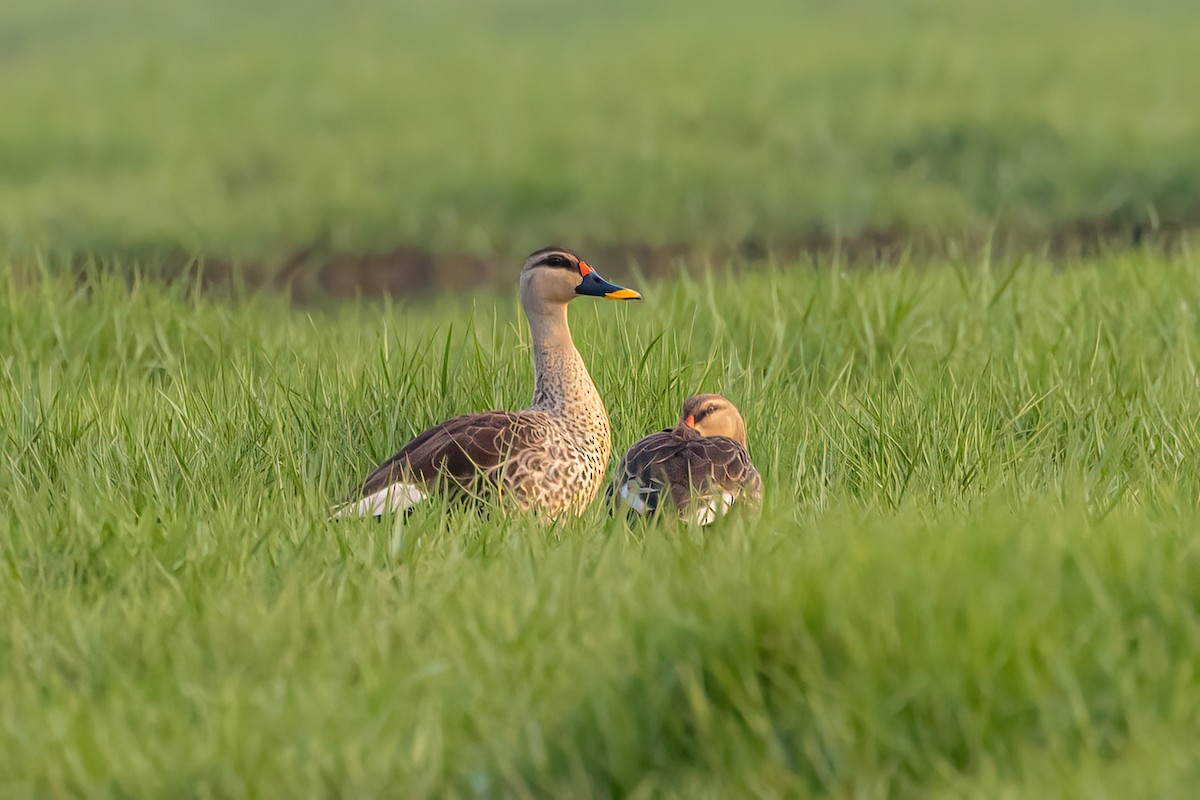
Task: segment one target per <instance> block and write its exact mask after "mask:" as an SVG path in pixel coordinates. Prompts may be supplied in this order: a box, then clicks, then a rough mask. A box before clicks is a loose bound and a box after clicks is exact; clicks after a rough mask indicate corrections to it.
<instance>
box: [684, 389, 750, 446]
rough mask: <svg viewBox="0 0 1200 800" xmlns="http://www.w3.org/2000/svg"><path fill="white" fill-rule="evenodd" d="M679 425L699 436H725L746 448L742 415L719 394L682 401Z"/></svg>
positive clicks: (697, 396) (698, 396)
mask: <svg viewBox="0 0 1200 800" xmlns="http://www.w3.org/2000/svg"><path fill="white" fill-rule="evenodd" d="M679 425H680V427H684V428H691V429H692V430H694V431H695V432H696V433H698V434H700V435H701V436H726V437H728V438H730V439H733V440H734V441H735V442H737V443H738V444H740V445H742V447H745V446H746V423H745V421H744V420H743V419H742V415H741V414H739V413H738V410H737V409H736V408H735V407H734V405H733V403H731V402H729V401H728V400H726V399H725V398H724V397H722V396H721V395H719V394H695V395H692V396H691V397H689V398H688V399H687V400H684V401H683V410H682V411H680V412H679Z"/></svg>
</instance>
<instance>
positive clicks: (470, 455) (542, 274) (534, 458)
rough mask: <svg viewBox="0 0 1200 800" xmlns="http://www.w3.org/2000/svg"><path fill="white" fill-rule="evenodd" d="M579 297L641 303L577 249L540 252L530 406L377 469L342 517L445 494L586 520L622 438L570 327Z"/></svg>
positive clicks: (525, 303)
mask: <svg viewBox="0 0 1200 800" xmlns="http://www.w3.org/2000/svg"><path fill="white" fill-rule="evenodd" d="M575 295H593V296H600V297H609V298H611V299H636V298H637V297H639V295H638V294H637V293H636V292H633V291H632V290H629V289H622V288H621V287H619V286H616V285H614V284H610V283H608V282H607V281H605V280H603V279H602V278H600V277H599V275H597V274H596V272H595V270H593V269H592V268H591V267H590V266H589V265H588V264H587V263H586V262H585V261H583V260H582V259H580V258H579V257H578V256H576V255H575V254H574V253H572V252H571V251H569V250H566V249H564V248H544V249H542V250H539V251H537V252H535V253H533V254H532V255H531V256H530V257H529V258H528V259H527V260H526V262H525V267H524V268H523V269H522V273H521V305H522V307H523V309H524V311H525V315H526V317H527V318H528V320H529V327H530V334H531V339H532V344H533V347H532V349H533V362H534V375H535V381H534V396H533V402H532V404H531V405H530V407H529V408H528V409H525V410H522V411H487V412H483V413H477V414H466V415H464V416H460V417H455V418H454V419H451V420H448V421H446V422H443V423H441V424H438V425H435V426H433V427H432V428H429V429H428V430H426V431H424V432H423V433H421V434H420V435H418V436H417V437H416V438H414V439H413V440H412V441H410V442H409V443H408V444H406V445H404V447H402V448H401V449H400V451H399V452H397V453H396V454H395V455H393V456H392V457H391V458H389V459H388V460H387V461H385V462H384V463H383V464H381V465H380V466H379V467H377V468H376V469H375V470H374V471H373V472H372V473H371V474H370V475H369V476H368V477H367V479H366V480H365V481H364V482H363V484H362V486H361V487H360V488H359V489H358V490H357V491H356V492H355V493H354V495H353V496H352V497H351V499H350V500H348V501H347V502H346V503H344V504H342V506H340V507H339V508H338V509H336V510H335V515H337V516H352V515H358V516H368V515H374V516H378V515H380V514H384V513H387V512H389V511H403V510H406V509H408V508H411V507H412V506H414V505H416V504H417V503H419V502H421V501H422V500H425V499H426V498H427V497H428V496H429V495H430V494H432V493H435V492H440V493H444V494H446V495H448V496H450V497H453V498H458V499H465V500H473V501H478V502H482V503H492V502H501V503H510V504H512V505H513V506H515V507H516V508H518V509H522V510H533V511H535V512H537V513H538V514H539V515H542V516H545V517H550V518H553V517H557V516H560V515H562V514H579V513H581V512H582V511H583V509H584V508H586V507H587V505H588V504H589V503H590V502H591V501H592V499H593V498H594V497H595V496H596V493H597V492H598V491H599V489H600V486H601V484H602V482H603V480H604V470H605V467H606V465H607V463H608V458H609V456H610V455H611V452H612V432H611V429H610V426H609V421H608V413H607V412H606V411H605V408H604V403H603V401H602V400H601V398H600V393H599V392H598V391H597V390H596V386H595V384H594V383H593V382H592V378H591V375H590V374H589V373H588V370H587V367H586V365H585V364H584V362H583V358H582V357H581V356H580V355H579V351H578V350H576V348H575V345H574V343H573V341H572V339H571V333H570V329H569V327H568V325H567V310H566V305H567V302H569V301H570V300H571V299H572V298H573V297H574V296H575Z"/></svg>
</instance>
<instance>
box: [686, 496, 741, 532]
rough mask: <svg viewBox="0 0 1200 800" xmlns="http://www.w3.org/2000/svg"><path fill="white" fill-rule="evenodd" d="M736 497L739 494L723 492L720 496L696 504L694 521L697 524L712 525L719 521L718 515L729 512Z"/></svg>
mask: <svg viewBox="0 0 1200 800" xmlns="http://www.w3.org/2000/svg"><path fill="white" fill-rule="evenodd" d="M736 499H737V496H736V495H734V494H733V493H732V492H723V493H722V494H721V496H720V497H712V498H709V499H708V500H705V501H704V502H701V503H699V504H698V505H697V506H696V513H695V516H694V517H693V518H692V521H693V522H694V523H695V524H697V525H712V524H713V523H714V522H716V521H717V517H720V516H723V515H725V514H727V513H729V509H731V508H733V501H734V500H736Z"/></svg>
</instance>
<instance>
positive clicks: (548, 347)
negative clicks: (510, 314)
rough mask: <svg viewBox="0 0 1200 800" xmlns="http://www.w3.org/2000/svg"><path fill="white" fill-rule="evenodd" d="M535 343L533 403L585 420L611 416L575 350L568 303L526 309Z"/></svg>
mask: <svg viewBox="0 0 1200 800" xmlns="http://www.w3.org/2000/svg"><path fill="white" fill-rule="evenodd" d="M525 314H526V316H527V317H528V318H529V333H530V339H531V341H532V344H533V372H534V387H533V405H532V408H533V409H535V410H538V411H546V412H548V413H551V414H559V415H563V416H570V417H582V418H584V419H597V420H602V421H603V424H604V427H605V428H607V427H608V415H607V414H606V413H605V411H604V403H603V401H601V399H600V393H599V392H597V391H596V385H595V384H594V383H592V376H591V375H590V374H589V373H588V370H587V366H586V365H585V364H584V363H583V357H582V356H580V355H579V351H578V350H576V349H575V342H574V341H572V339H571V329H570V328H569V327H568V326H567V306H566V304H565V303H553V304H545V305H543V306H542V307H540V308H536V309H530V308H526V310H525Z"/></svg>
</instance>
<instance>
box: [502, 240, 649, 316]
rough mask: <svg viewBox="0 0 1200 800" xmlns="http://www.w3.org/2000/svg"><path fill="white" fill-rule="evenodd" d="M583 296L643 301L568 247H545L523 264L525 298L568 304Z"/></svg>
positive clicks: (523, 293) (527, 302)
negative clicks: (610, 281) (613, 281)
mask: <svg viewBox="0 0 1200 800" xmlns="http://www.w3.org/2000/svg"><path fill="white" fill-rule="evenodd" d="M579 295H586V296H588V297H605V298H608V299H609V300H640V299H642V296H641V295H640V294H638V293H637V292H635V291H633V290H632V289H625V288H623V287H621V286H617V285H616V284H615V283H609V282H608V281H606V280H604V278H601V277H600V273H598V272H596V270H595V269H593V268H592V267H591V266H590V265H589V264H588V263H587V262H586V261H584V260H583V259H582V258H580V257H579V256H578V255H576V254H575V253H572V252H571V251H570V250H568V249H567V248H565V247H543V248H542V249H541V250H536V251H534V252H533V253H531V254H530V256H529V258H527V259H525V266H523V267H521V300H522V301H523V302H524V304H525V306H526V309H527V310H528V308H529V305H530V303H531V302H533V303H538V304H545V303H553V304H564V305H565V304H566V303H569V302H570V301H571V300H574V299H575V298H576V297H578V296H579Z"/></svg>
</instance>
